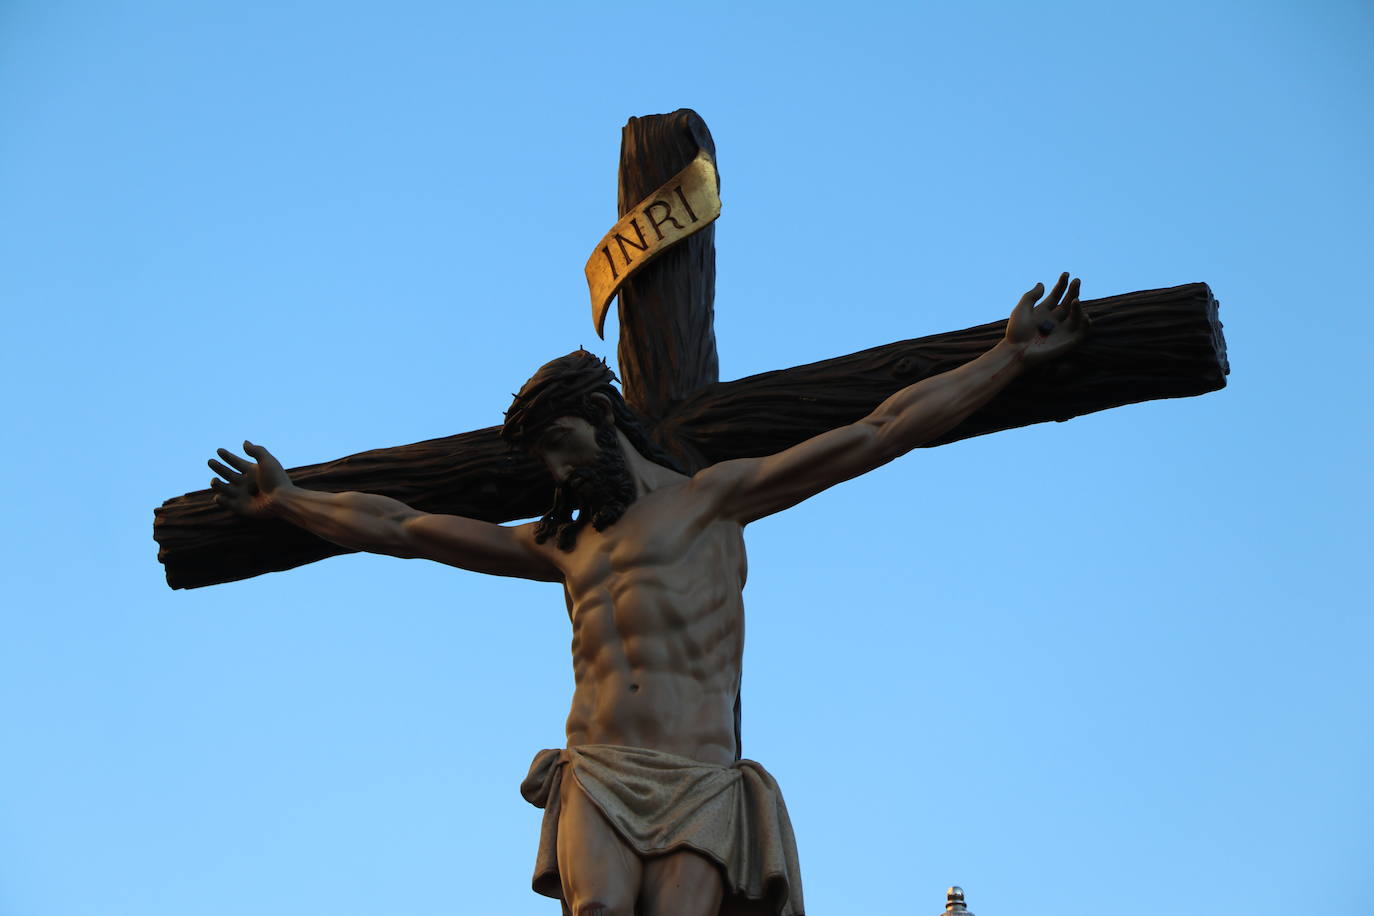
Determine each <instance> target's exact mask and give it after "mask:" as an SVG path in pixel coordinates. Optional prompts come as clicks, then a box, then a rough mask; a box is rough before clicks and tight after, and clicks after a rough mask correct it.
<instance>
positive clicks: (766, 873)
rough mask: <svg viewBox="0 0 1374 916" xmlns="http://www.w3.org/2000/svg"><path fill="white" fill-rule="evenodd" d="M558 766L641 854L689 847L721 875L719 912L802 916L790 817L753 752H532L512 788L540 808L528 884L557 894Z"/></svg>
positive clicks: (593, 748) (604, 748)
mask: <svg viewBox="0 0 1374 916" xmlns="http://www.w3.org/2000/svg"><path fill="white" fill-rule="evenodd" d="M565 767H566V768H567V772H568V773H570V774H571V775H572V777H573V779H574V780H576V783H577V789H580V790H581V791H582V792H583V793H584V794H585V795H586V796H587V798H588V799H590V800H591V802H592V804H594V805H595V806H596V807H597V809H598V810H600V812H601V814H602V815H603V816H604V817H605V818H606V820H607V822H608V823H609V824H610V825H611V827H612V828H613V829H614V830H615V832H616V833H617V834H619V836H620V838H621V839H622V840H624V842H625V844H626V845H627V846H629V847H630V848H631V849H633V850H634V851H635V853H637V854H638V855H639V856H640V857H641V858H649V857H652V856H659V855H665V854H667V853H671V852H676V851H677V850H680V849H691V850H693V851H695V852H697V853H699V854H701V855H703V856H705V857H706V858H707V859H710V860H711V861H712V862H714V863H715V864H716V865H717V866H718V867H719V868H720V870H721V872H722V874H723V875H724V877H725V889H726V899H725V902H724V903H723V904H722V905H721V910H720V912H721V916H764V914H767V916H803V913H804V909H803V905H802V887H801V869H800V867H799V866H798V863H797V844H796V839H795V838H794V837H793V835H792V822H791V820H790V819H789V818H788V816H787V806H786V805H785V804H784V803H783V800H782V792H781V790H779V789H778V784H777V782H776V781H774V779H773V777H772V776H770V775H769V774H768V771H767V770H765V769H764V768H763V767H762V766H760V765H759V764H757V763H755V762H754V761H752V760H739V761H736V762H735V763H734V764H733V765H732V766H720V765H717V764H711V763H701V762H699V761H696V760H689V759H688V758H686V757H678V756H676V755H674V754H665V753H663V752H661V751H651V750H647V749H645V748H638V747H616V746H612V745H601V744H592V745H582V746H579V747H571V748H566V749H558V748H551V749H549V750H543V751H540V752H539V753H538V754H536V755H535V757H534V761H533V763H531V764H530V771H529V775H527V776H526V777H525V780H524V782H522V783H521V784H520V794H521V795H523V796H524V798H525V800H526V801H528V802H529V803H530V804H532V805H534V806H535V807H537V808H543V809H544V822H543V825H542V827H541V829H540V835H539V852H538V855H537V857H536V860H535V866H534V881H533V886H534V890H535V891H536V892H537V893H540V894H543V895H544V896H546V897H554V898H556V899H560V900H561V899H562V896H563V893H562V881H561V879H560V878H559V874H558V819H559V813H560V811H561V810H562V801H561V793H562V791H563V789H564V781H563V771H564V768H565Z"/></svg>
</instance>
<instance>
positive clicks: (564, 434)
mask: <svg viewBox="0 0 1374 916" xmlns="http://www.w3.org/2000/svg"><path fill="white" fill-rule="evenodd" d="M532 451H533V453H534V457H536V458H538V459H539V460H540V461H542V462H543V463H544V466H545V467H547V468H548V469H549V473H550V474H552V475H553V479H554V484H555V487H554V500H553V507H552V508H551V509H550V510H549V512H548V514H546V515H545V516H544V518H543V519H542V520H541V523H540V530H539V532H538V533H537V537H539V538H540V540H541V543H542V538H543V537H547V536H548V535H549V534H552V533H554V532H555V531H556V532H557V533H558V546H559V547H560V548H561V549H563V550H570V549H572V545H573V542H574V541H575V540H576V538H577V532H578V530H580V529H581V527H582V526H583V525H585V524H586V523H587V522H591V524H592V527H593V528H595V529H596V530H597V531H604V530H605V529H606V528H607V527H608V526H609V525H613V524H615V522H617V521H618V520H619V519H620V517H621V516H622V515H624V514H625V510H626V509H627V508H629V505H630V503H632V502H634V499H635V486H634V480H633V478H631V476H630V469H629V467H628V466H627V465H626V463H625V453H624V452H623V451H622V445H621V442H620V437H619V435H617V433H616V428H615V425H614V424H613V423H611V422H610V421H609V419H608V420H607V421H606V422H604V423H602V424H601V425H599V426H593V425H592V424H591V423H589V422H587V421H586V420H585V419H583V418H582V417H576V416H564V417H558V418H556V419H554V420H552V421H550V423H549V425H548V426H547V427H546V428H545V429H544V430H543V431H542V432H541V433H540V434H539V437H538V438H537V439H536V440H535V444H534V447H533V449H532ZM574 511H576V512H577V519H576V520H575V521H574V520H573V517H572V514H573V512H574Z"/></svg>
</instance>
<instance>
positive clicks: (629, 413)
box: [501, 349, 685, 551]
mask: <svg viewBox="0 0 1374 916" xmlns="http://www.w3.org/2000/svg"><path fill="white" fill-rule="evenodd" d="M615 380H616V379H615V373H614V372H612V371H611V370H610V367H609V366H607V365H606V362H605V360H603V359H601V358H599V357H597V356H594V355H592V354H591V353H588V352H587V351H586V350H580V349H579V350H574V351H573V352H572V353H569V354H568V355H567V356H562V357H559V358H558V359H555V360H553V361H552V362H548V363H545V364H544V365H543V366H541V367H540V368H539V371H538V372H536V373H535V374H534V375H533V376H532V377H531V378H530V380H529V381H528V382H526V383H525V384H524V386H523V387H522V388H521V389H520V392H519V393H518V394H516V395H515V399H514V400H513V401H512V402H511V406H510V409H509V410H507V411H506V418H505V423H504V424H503V425H502V427H501V437H502V438H503V439H505V440H506V442H507V443H509V444H510V445H511V446H512V447H514V448H519V449H523V450H525V451H529V450H530V449H531V448H532V447H533V446H534V444H535V443H537V442H538V441H539V437H540V435H542V434H543V432H544V429H545V428H546V427H547V426H548V425H549V423H551V422H552V421H553V420H555V419H557V418H558V417H580V418H581V419H583V420H586V421H587V422H588V423H590V424H591V425H592V426H593V427H594V428H595V430H596V442H597V445H598V446H599V447H600V454H599V456H598V459H597V464H596V466H595V467H594V468H590V469H584V470H583V471H580V472H574V475H570V477H569V479H568V480H567V481H564V482H563V483H561V484H559V485H558V486H556V487H555V488H554V498H553V505H552V506H551V507H550V508H549V511H548V512H546V513H545V514H544V516H543V517H542V518H541V519H540V520H539V523H538V524H537V525H536V526H535V529H534V538H535V541H536V542H537V543H540V544H542V543H544V542H545V541H546V540H548V539H549V538H550V537H556V541H555V543H556V544H557V545H558V547H559V549H560V550H564V551H569V550H572V548H573V544H574V543H575V542H576V540H577V534H578V532H579V531H581V530H582V528H583V527H584V526H585V525H586V524H587V522H588V521H590V522H591V524H592V527H594V528H595V529H596V530H597V531H604V530H605V529H606V528H607V527H608V526H610V525H611V524H613V523H614V522H615V521H616V520H618V519H619V518H620V517H621V516H622V515H623V514H624V513H625V510H626V509H627V508H629V505H630V503H631V502H633V501H634V488H633V486H632V485H631V484H630V483H629V474H628V470H627V469H626V467H625V459H624V456H623V455H621V453H620V449H619V448H618V444H619V443H618V441H617V439H616V436H615V430H617V429H618V430H620V431H621V432H622V433H624V434H625V438H626V439H628V440H629V442H630V444H631V445H632V446H634V448H635V450H636V451H637V452H639V453H640V454H641V455H643V456H644V457H645V458H647V459H649V460H650V461H652V462H654V463H655V464H660V465H662V466H664V467H666V468H669V469H671V470H674V471H677V472H678V473H679V474H681V473H685V472H684V471H683V470H682V468H681V467H680V466H679V465H678V463H677V462H676V461H674V460H673V458H672V457H671V456H669V455H668V454H667V453H666V452H664V451H663V450H662V449H661V448H659V447H658V446H657V445H656V444H655V443H654V442H653V440H651V439H650V438H649V434H648V432H647V431H646V430H645V429H644V425H643V423H642V422H641V421H640V419H639V417H638V416H637V415H636V414H635V412H634V411H633V410H631V409H630V405H628V404H626V403H625V399H624V398H623V397H621V395H620V392H619V391H618V390H616V388H615V387H614V386H612V384H611V382H613V381H615ZM603 398H604V401H603V400H602V399H603ZM606 403H609V404H610V408H611V417H610V422H607V419H606V415H605V408H604V406H603V405H604V404H606ZM578 475H581V476H580V479H579V476H578ZM580 482H595V483H596V484H598V485H600V486H601V487H602V489H601V491H600V494H599V495H600V496H601V498H602V499H603V500H604V501H603V502H602V503H600V504H599V505H598V506H597V508H596V510H595V512H594V513H593V514H592V517H591V518H590V519H588V518H586V517H585V516H586V513H582V512H579V513H578V515H577V518H576V519H574V518H573V511H574V509H576V508H577V506H576V505H575V502H576V501H575V498H574V492H573V491H574V490H575V489H576V487H577V485H578V484H579V483H580Z"/></svg>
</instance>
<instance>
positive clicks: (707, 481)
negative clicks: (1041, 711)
mask: <svg viewBox="0 0 1374 916" xmlns="http://www.w3.org/2000/svg"><path fill="white" fill-rule="evenodd" d="M1078 285H1079V284H1078V280H1077V279H1075V280H1073V281H1072V282H1070V281H1069V275H1068V274H1062V275H1061V276H1060V277H1059V282H1058V283H1056V284H1055V286H1054V289H1052V290H1051V291H1050V294H1049V295H1048V296H1045V298H1044V299H1043V300H1041V298H1040V297H1041V296H1042V295H1043V294H1044V291H1045V288H1044V285H1043V284H1040V283H1037V284H1036V285H1035V288H1034V289H1032V290H1030V291H1029V292H1027V293H1026V294H1025V295H1024V296H1022V297H1021V301H1020V302H1018V303H1017V304H1016V308H1015V309H1014V310H1013V311H1012V313H1011V318H1010V319H1008V321H1007V330H1006V334H1005V336H1004V337H1003V338H1002V340H1001V341H999V342H998V343H997V345H996V346H994V347H993V348H992V349H991V350H989V351H988V352H986V353H984V354H983V355H982V356H980V357H978V358H977V359H975V360H972V361H971V362H968V363H965V364H964V365H962V366H960V367H958V368H957V369H951V370H950V371H948V372H944V373H941V374H940V375H936V376H932V377H930V378H927V379H923V380H921V381H919V382H917V383H916V384H914V385H910V386H908V387H906V388H903V389H902V390H901V391H898V392H897V393H896V394H894V395H892V396H891V397H889V398H888V399H887V400H885V401H883V402H882V403H881V404H879V405H878V406H877V407H876V408H875V409H874V410H873V412H872V413H870V414H869V415H868V416H866V417H864V418H863V419H862V420H859V421H857V422H855V423H851V424H849V425H848V426H841V427H839V428H838V429H832V430H830V431H829V432H825V433H822V434H821V435H819V436H814V437H812V438H810V439H807V440H806V441H804V442H799V443H798V444H796V445H794V446H792V447H791V448H788V449H784V450H783V451H781V452H778V453H777V454H774V455H768V456H765V457H763V458H741V459H736V460H733V461H723V462H721V463H719V464H716V465H712V466H711V467H709V468H707V469H706V470H704V471H702V472H701V473H699V474H697V475H696V477H694V478H693V479H692V482H691V484H690V486H691V487H693V488H694V489H697V490H698V491H699V492H700V493H701V494H702V496H704V497H705V498H707V499H709V500H711V501H712V502H713V503H714V504H715V506H716V512H717V514H718V515H719V516H720V517H723V518H731V519H734V520H736V521H739V522H740V523H741V524H745V523H748V522H751V521H754V520H755V519H759V518H763V517H764V516H766V515H772V514H773V513H775V512H781V511H782V510H783V509H787V508H790V507H791V506H795V505H796V504H797V503H799V502H801V501H802V500H804V499H807V498H808V497H811V496H814V495H816V494H817V493H819V492H821V491H822V490H825V489H827V488H828V487H832V486H834V485H835V484H837V483H840V482H841V481H844V480H849V479H850V478H852V477H858V476H859V475H860V474H865V473H867V472H868V471H871V470H873V469H874V468H877V467H880V466H882V465H884V464H886V463H887V462H889V461H891V460H893V459H894V458H897V457H900V456H901V455H904V454H906V453H907V452H909V451H911V450H912V449H914V448H917V447H918V446H921V445H924V444H925V443H927V442H929V441H931V440H932V439H935V438H936V437H938V436H940V435H941V434H943V433H945V432H947V431H948V430H950V429H952V428H953V427H954V426H957V425H958V424H959V423H960V422H962V421H963V420H964V419H965V418H966V417H968V416H969V414H971V413H973V412H974V411H975V410H977V409H978V408H979V407H982V406H983V405H984V404H986V403H987V402H988V401H990V400H992V398H993V397H994V396H995V395H996V394H997V393H998V392H1000V391H1001V390H1002V389H1003V388H1005V387H1006V386H1007V384H1008V383H1009V382H1011V380H1012V379H1014V378H1016V377H1017V376H1018V375H1020V374H1021V372H1022V371H1023V370H1024V369H1026V368H1027V367H1030V366H1035V365H1039V364H1041V363H1044V362H1048V361H1049V360H1052V359H1056V358H1058V357H1059V356H1061V355H1063V354H1064V353H1067V352H1068V351H1069V350H1071V349H1073V348H1074V347H1076V346H1077V345H1078V344H1079V342H1080V341H1082V340H1083V338H1084V337H1085V336H1086V335H1087V330H1088V320H1087V318H1086V316H1084V314H1083V307H1082V304H1081V303H1080V302H1079V300H1078Z"/></svg>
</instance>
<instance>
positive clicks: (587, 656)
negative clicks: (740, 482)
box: [555, 480, 746, 765]
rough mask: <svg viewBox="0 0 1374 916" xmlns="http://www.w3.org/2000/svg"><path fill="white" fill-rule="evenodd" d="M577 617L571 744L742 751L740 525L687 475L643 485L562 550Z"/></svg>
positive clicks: (708, 757) (706, 755) (725, 756)
mask: <svg viewBox="0 0 1374 916" xmlns="http://www.w3.org/2000/svg"><path fill="white" fill-rule="evenodd" d="M555 559H556V562H557V563H558V565H559V566H560V568H562V570H563V573H564V590H565V595H566V598H567V603H568V615H569V617H570V619H571V621H572V629H573V639H572V658H573V676H574V680H575V687H574V691H573V700H572V709H571V711H570V712H569V714H568V723H567V734H568V746H570V747H572V746H576V745H581V744H615V745H623V746H629V747H643V748H649V749H652V750H660V751H665V752H667V753H671V754H677V755H679V756H682V757H688V758H691V759H693V760H700V761H703V762H709V763H720V764H727V765H728V764H730V763H732V762H733V761H734V759H735V716H734V709H735V698H736V694H737V692H738V689H739V678H740V664H741V660H742V656H743V650H744V603H743V597H742V594H741V592H742V589H743V588H744V580H745V575H746V561H745V553H744V538H743V529H742V528H741V526H740V525H739V524H737V523H735V522H730V521H720V520H718V519H712V518H710V517H708V515H707V512H706V508H705V506H703V505H702V501H701V500H699V499H694V498H693V493H692V488H691V486H690V484H689V483H688V482H687V481H685V480H684V481H683V482H682V483H680V484H676V485H673V486H668V487H664V488H661V489H658V490H654V491H653V492H651V493H647V494H645V495H644V496H643V497H641V498H640V499H639V500H638V501H636V502H635V503H634V504H633V505H631V506H630V508H629V510H628V511H627V512H626V513H625V515H624V517H623V518H621V519H620V520H619V521H618V522H616V523H615V524H614V525H611V526H610V527H609V528H607V529H606V530H605V531H601V532H598V531H595V530H593V529H592V528H591V527H590V526H588V527H587V528H585V529H583V530H582V532H581V533H580V534H579V536H578V539H577V544H576V546H575V548H574V549H573V551H572V552H570V553H558V554H556V557H555Z"/></svg>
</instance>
